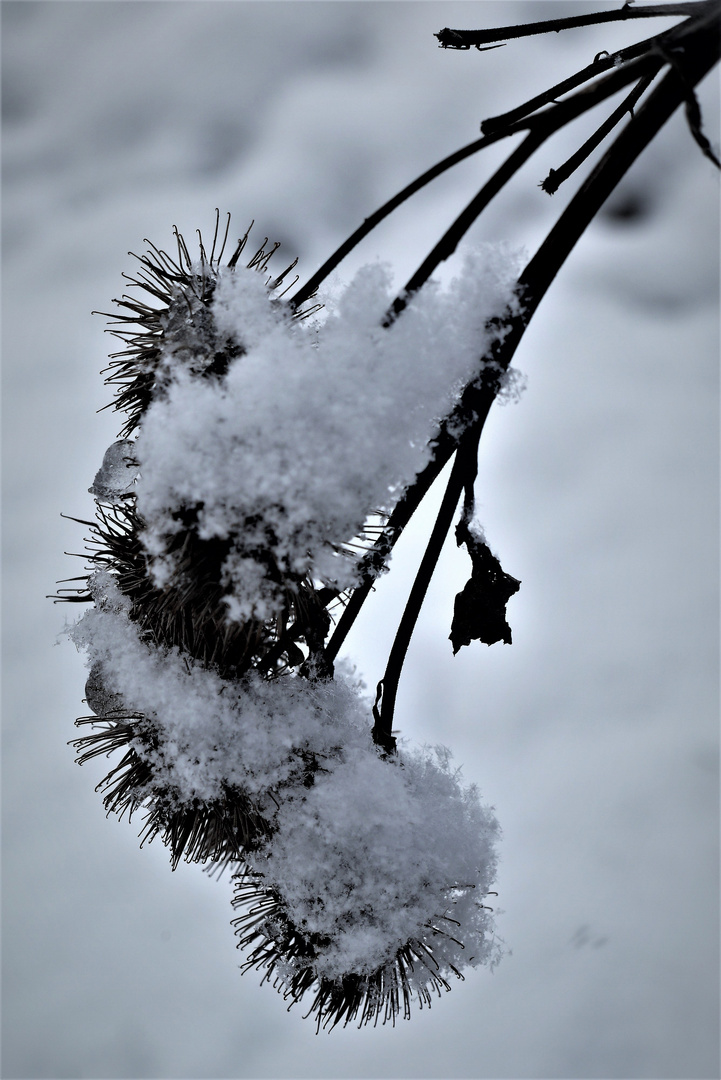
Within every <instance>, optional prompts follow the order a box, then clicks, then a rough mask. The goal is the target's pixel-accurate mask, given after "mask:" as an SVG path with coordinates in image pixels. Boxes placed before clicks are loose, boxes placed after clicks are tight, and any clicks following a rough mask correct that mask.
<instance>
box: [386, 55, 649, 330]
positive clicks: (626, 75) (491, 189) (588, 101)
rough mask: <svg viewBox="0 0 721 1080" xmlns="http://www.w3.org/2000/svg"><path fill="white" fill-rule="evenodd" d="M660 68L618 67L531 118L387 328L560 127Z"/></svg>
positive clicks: (644, 62)
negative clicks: (526, 129) (521, 137)
mask: <svg viewBox="0 0 721 1080" xmlns="http://www.w3.org/2000/svg"><path fill="white" fill-rule="evenodd" d="M660 66H661V62H660V61H659V60H658V59H657V58H656V57H649V56H642V57H640V58H639V59H638V60H635V61H633V62H631V63H629V64H625V65H624V66H623V67H622V68H618V69H617V70H615V71H613V72H612V73H611V74H610V75H607V76H606V77H605V78H603V79H599V80H598V82H596V83H594V84H593V85H592V86H589V87H586V88H585V89H584V90H579V91H578V93H576V94H574V95H573V97H570V98H567V99H566V101H561V102H559V103H558V104H557V105H554V106H553V107H552V108H550V109H548V110H546V111H545V112H542V113H539V114H538V115H537V116H534V117H530V118H529V119H528V121H527V124H528V127H529V134H528V135H527V136H526V138H525V139H524V140H523V142H522V143H521V145H520V146H518V147H517V148H516V149H515V150H514V151H513V153H512V154H510V156H509V157H508V158H507V159H506V160H505V161H504V162H503V164H502V165H501V166H500V168H499V169H497V170H496V172H495V173H494V174H493V176H492V177H491V178H490V180H489V181H488V182H487V183H486V184H484V186H483V187H482V188H481V190H480V191H479V192H478V194H477V195H476V196H475V197H474V198H473V199H472V200H471V202H470V203H469V204H468V206H466V208H465V209H464V210H462V211H461V213H460V214H459V215H458V217H457V218H456V220H455V221H454V222H453V224H452V225H451V226H450V228H449V229H448V230H447V231H446V232H445V233H444V234H443V236H442V237H441V239H440V240H439V241H438V243H437V244H436V245H435V247H434V248H433V250H432V251H431V252H430V253H429V254H428V256H427V257H426V258H425V259H424V260H423V262H422V263H421V265H420V266H419V267H418V269H417V270H416V271H415V273H414V274H413V276H412V277H411V278H410V279H409V280H408V282H407V283H406V287H405V289H404V290H403V292H402V293H401V294H400V296H399V297H397V298H396V300H395V301H394V302H393V305H392V307H391V310H390V312H389V315H388V317H387V320H386V323H385V324H384V325H388V323H389V322H390V321H392V319H393V317H394V316H396V315H398V314H399V313H400V312H401V311H402V310H403V308H404V307H405V306H406V303H407V298H408V296H409V295H410V294H411V293H413V292H416V291H417V290H418V289H420V288H421V286H422V285H424V284H425V283H426V281H428V279H429V278H430V276H431V274H432V273H433V272H434V270H436V269H437V267H438V266H439V265H440V263H442V262H444V261H445V260H446V259H448V258H450V256H451V255H452V254H453V253H454V251H455V250H456V248H457V247H458V245H459V243H460V242H461V240H462V239H463V237H464V236H465V234H466V233H467V232H468V230H469V229H470V227H471V225H472V224H473V223H474V221H475V220H476V218H478V217H479V216H480V214H481V213H482V211H483V210H485V208H486V207H487V206H488V204H489V203H490V202H491V200H492V199H493V198H494V197H495V196H496V195H497V194H498V192H499V191H500V190H501V189H502V188H503V187H504V186H505V185H506V184H507V183H508V181H509V180H510V179H511V177H512V176H513V175H514V174H515V173H516V172H517V171H518V170H519V169H520V167H521V166H522V165H523V164H524V163H525V162H526V161H527V160H528V159H529V158H530V157H531V155H532V154H533V153H535V151H536V150H537V149H538V147H539V146H541V145H542V144H543V143H544V142H545V141H546V140H547V139H549V138H550V137H551V135H553V134H555V132H556V131H558V130H559V129H560V128H562V127H565V126H566V125H567V124H569V123H571V121H573V120H576V119H577V118H578V117H579V116H581V115H582V114H583V113H585V112H588V110H589V109H592V108H594V107H595V106H596V105H598V104H600V102H602V101H605V99H606V98H608V97H610V96H611V95H612V94H615V93H616V92H617V91H618V90H622V89H623V87H624V86H627V85H628V84H629V83H630V82H633V81H634V79H642V78H644V77H645V76H646V75H648V74H649V73H655V72H657V71H658V68H659V67H660Z"/></svg>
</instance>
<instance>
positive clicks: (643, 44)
mask: <svg viewBox="0 0 721 1080" xmlns="http://www.w3.org/2000/svg"><path fill="white" fill-rule="evenodd" d="M675 29H676V27H674V28H673V30H669V31H668V34H669V35H670V34H673V32H674V30H675ZM663 36H666V35H655V36H654V37H650V38H644V39H643V41H639V42H637V43H636V44H635V45H629V46H628V48H625V49H620V50H619V51H618V52H616V53H612V54H606V55H605V56H603V57H596V59H595V60H594V61H593V63H592V64H589V65H588V66H587V67H585V68H581V70H580V71H577V72H576V74H575V75H570V76H569V77H568V78H567V79H563V80H562V82H560V83H556V84H555V86H551V87H549V89H548V90H544V92H543V93H542V94H537V95H536V96H535V97H532V98H529V100H528V101H524V102H523V104H522V105H518V106H516V108H515V109H510V110H509V111H508V112H505V113H499V115H498V116H489V117H488V119H487V120H483V121H482V122H481V131H482V133H483V134H484V135H490V134H491V133H492V132H495V131H500V130H503V129H504V128H506V127H507V126H508V124H514V123H517V122H518V121H519V120H522V119H523V118H524V117H525V116H528V115H529V114H530V113H534V112H536V111H537V110H538V109H541V108H543V106H544V105H553V104H556V99H557V98H559V97H562V96H563V94H567V93H568V92H569V91H570V90H575V89H576V87H577V86H582V85H583V83H585V82H588V81H589V80H590V79H594V78H596V76H597V75H602V74H603V73H604V71H608V70H609V69H610V68H615V67H618V66H619V65H620V64H626V63H628V62H629V61H630V60H635V59H636V58H637V57H639V56H642V55H643V54H644V53H645V52H648V51H649V49H650V48H651V47H652V46H654V45H655V44H656V43H657V42H658V41H659V38H660V37H663Z"/></svg>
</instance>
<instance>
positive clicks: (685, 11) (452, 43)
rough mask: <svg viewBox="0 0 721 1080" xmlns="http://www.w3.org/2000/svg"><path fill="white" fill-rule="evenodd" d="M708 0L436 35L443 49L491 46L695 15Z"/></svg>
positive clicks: (445, 30) (624, 8)
mask: <svg viewBox="0 0 721 1080" xmlns="http://www.w3.org/2000/svg"><path fill="white" fill-rule="evenodd" d="M709 6H710V5H709V0H696V2H691V3H682V4H649V5H648V6H646V7H635V6H633V7H632V6H631V4H628V3H626V4H624V5H623V7H622V8H616V9H614V10H613V11H598V12H594V13H593V14H591V15H569V16H568V17H567V18H565V19H545V20H543V21H542V22H533V23H524V24H523V25H521V26H498V27H496V28H494V29H491V30H451V29H450V28H449V27H447V26H446V27H445V28H444V29H443V30H441V31H440V32H439V33H437V34H434V37H437V38H438V42H439V47H440V48H441V49H470V48H471V47H472V46H478V45H488V44H490V43H491V42H492V41H508V40H510V39H511V38H521V37H530V36H532V35H533V34H548V33H556V34H557V33H558V32H559V31H561V30H571V29H572V28H573V27H577V26H594V25H596V24H598V23H606V22H624V21H625V20H626V19H648V18H655V17H658V16H661V17H665V18H669V17H671V18H673V17H674V16H676V15H694V14H698V12H699V11H700V10H701V9H703V8H708V7H709Z"/></svg>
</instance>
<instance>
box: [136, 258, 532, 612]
mask: <svg viewBox="0 0 721 1080" xmlns="http://www.w3.org/2000/svg"><path fill="white" fill-rule="evenodd" d="M515 271H516V266H515V261H514V259H513V258H512V256H511V254H510V253H509V251H508V250H507V249H506V248H505V247H501V246H498V245H496V246H493V247H492V246H487V247H485V248H482V249H479V250H477V251H471V252H469V253H468V254H467V256H466V259H465V263H464V267H463V273H462V274H461V276H460V277H458V278H456V279H454V280H453V281H452V282H451V284H450V285H449V286H448V288H447V289H441V287H440V286H439V285H438V284H437V283H435V282H429V283H428V284H427V285H425V286H424V287H423V289H421V290H420V291H419V292H418V293H417V294H415V295H414V296H412V297H411V298H410V300H409V303H408V305H407V307H406V308H405V310H404V311H403V312H402V313H401V314H400V316H399V317H398V319H397V320H396V322H395V323H394V324H393V325H392V326H391V327H390V328H388V329H384V328H383V327H382V325H381V322H382V318H383V314H384V312H385V311H386V310H387V308H388V306H389V304H390V302H391V299H392V295H393V293H392V290H391V282H390V279H389V274H388V272H387V270H385V269H384V268H383V267H380V266H371V267H365V268H364V269H363V270H361V271H360V272H359V273H358V274H357V275H356V277H355V279H354V280H353V281H352V282H351V284H350V285H349V286H348V288H347V289H346V290H345V292H344V293H343V295H342V296H341V298H340V300H339V302H338V304H337V308H336V309H335V310H334V311H332V312H330V313H329V314H328V317H327V318H326V320H325V322H324V323H323V324H322V325H320V326H310V325H308V324H305V323H303V322H299V321H294V320H292V319H291V318H289V316H288V310H287V308H286V307H285V306H284V305H282V304H280V303H279V302H278V301H277V300H273V299H271V298H270V296H269V294H268V292H267V289H266V288H265V285H264V283H263V281H262V278H261V277H260V275H258V274H256V273H255V272H254V271H250V270H245V269H242V268H238V269H237V270H234V271H228V270H224V271H221V272H220V276H219V280H218V283H217V286H216V290H215V294H214V300H213V307H212V311H213V316H214V320H215V333H216V335H217V336H218V337H219V338H220V339H222V340H225V341H228V340H233V341H234V342H235V343H236V345H237V346H239V348H240V352H241V355H236V356H235V359H234V360H232V362H231V363H230V366H229V368H228V371H227V373H226V374H225V376H224V377H223V378H222V379H221V378H217V379H216V378H203V379H200V378H197V377H196V376H194V373H193V370H192V369H191V368H190V367H188V365H180V366H177V367H175V368H173V367H172V366H170V367H169V368H168V370H172V371H173V372H174V374H173V376H172V379H171V380H170V381H169V384H168V385H167V387H166V388H165V390H164V392H163V394H162V395H161V396H159V397H158V398H156V400H155V401H154V402H153V403H152V404H151V406H150V408H149V409H148V411H147V413H146V414H145V417H144V420H143V426H142V430H141V434H140V436H139V438H138V441H137V446H136V453H137V458H138V460H139V461H140V465H141V470H142V477H141V480H140V481H139V483H138V485H137V495H138V509H139V512H140V514H141V516H142V518H143V519H144V521H145V522H146V523H147V529H146V530H145V532H144V534H143V542H144V544H145V546H146V550H147V551H148V553H149V555H150V556H151V560H152V571H153V574H154V578H155V581H156V583H157V584H159V585H163V584H166V583H167V582H168V581H169V580H170V578H171V576H172V573H173V556H171V555H169V554H168V553H167V540H168V537H169V536H172V535H173V534H174V533H177V532H178V531H179V530H180V529H181V528H184V527H187V526H185V525H181V519H182V520H187V514H188V512H190V513H191V514H192V516H193V519H194V520H195V519H196V518H197V525H194V526H193V527H195V528H197V531H198V534H199V536H200V537H201V539H211V538H218V539H220V540H224V541H229V554H228V556H227V558H226V560H225V563H224V567H223V571H224V575H225V576H224V581H225V583H226V585H227V588H228V610H229V614H230V616H231V617H234V618H238V619H247V618H249V617H251V616H255V617H259V618H267V617H269V615H271V614H272V613H273V612H274V611H277V610H278V607H279V605H280V604H281V595H282V594H281V590H280V588H279V587H278V585H277V584H276V583H274V581H273V580H271V579H272V578H273V577H275V578H278V577H280V578H281V579H283V580H291V581H292V580H294V579H295V580H298V578H299V577H302V576H303V575H306V574H310V575H311V576H312V577H313V578H314V579H315V580H316V581H319V582H322V583H325V584H329V585H335V586H336V587H340V588H346V587H348V586H350V585H352V584H353V583H354V582H355V576H354V573H355V568H354V559H353V558H352V557H350V555H349V553H348V551H347V550H346V549H344V547H343V545H344V544H347V543H348V542H349V541H350V540H352V538H353V537H354V536H356V535H357V534H358V533H359V532H360V531H361V529H362V527H363V523H364V521H365V520H366V518H367V516H368V514H369V513H370V512H371V511H373V510H387V509H389V508H390V507H392V506H393V504H394V503H395V501H396V500H397V498H398V497H399V495H400V494H401V493H402V491H403V490H404V489H405V488H406V487H407V486H408V485H409V484H410V483H411V482H412V481H413V479H414V477H415V476H416V475H417V473H418V472H419V471H420V470H421V469H422V468H423V467H424V465H425V464H426V463H427V462H428V460H429V456H430V449H429V445H428V443H429V439H430V438H431V437H432V436H433V434H434V431H435V430H436V428H437V425H438V422H439V420H440V419H441V418H442V417H443V416H444V415H446V414H448V413H449V412H450V411H451V409H452V407H453V404H454V401H455V400H456V398H457V396H458V393H459V392H460V390H461V388H462V387H463V386H464V385H465V384H466V383H467V382H468V381H469V380H470V379H471V378H473V377H474V376H476V375H477V374H478V372H479V370H480V359H479V358H480V357H481V356H482V355H483V353H484V352H485V351H486V349H487V347H488V345H489V343H490V333H491V332H490V331H489V330H488V329H487V322H488V320H489V318H491V317H492V316H494V315H499V314H500V313H502V312H503V311H504V310H506V309H507V308H509V307H510V308H513V306H514V303H515V301H514V298H513V280H514V278H515ZM176 345H177V343H175V345H173V346H172V347H173V349H175V348H176ZM237 351H238V349H236V352H237ZM259 553H261V554H262V557H260V556H259ZM269 555H270V556H271V557H272V559H273V560H274V561H275V564H276V567H277V571H278V573H275V574H270V575H269V574H268V556H269Z"/></svg>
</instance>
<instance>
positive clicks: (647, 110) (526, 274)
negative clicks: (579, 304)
mask: <svg viewBox="0 0 721 1080" xmlns="http://www.w3.org/2000/svg"><path fill="white" fill-rule="evenodd" d="M709 30H710V31H711V33H709V32H708V31H709ZM718 30H719V14H718V12H716V13H715V14H714V17H713V18H709V19H708V20H704V25H702V26H701V27H697V28H696V33H695V34H694V35H693V36H692V37H690V40H689V41H688V42H687V44H686V47H685V51H684V54H683V71H682V72H679V71H677V70H676V68H675V67H674V68H672V69H671V70H670V71H669V72H668V73H667V75H666V76H665V77H664V79H663V80H662V82H661V83H660V84H659V86H658V87H657V88H656V90H655V91H654V92H653V93H652V94H651V95H650V97H649V98H648V99H647V101H646V102H644V104H643V105H642V107H641V108H640V109H639V111H638V113H637V114H636V117H635V120H634V122H633V124H629V125H628V126H627V127H626V128H624V130H623V131H622V132H621V133H620V135H619V136H618V137H617V139H616V140H615V141H614V143H613V144H612V146H611V147H610V148H609V150H608V151H607V152H606V154H605V155H604V157H603V158H602V159H601V161H600V162H599V163H598V164H597V165H596V167H595V168H594V169H593V171H592V172H591V174H590V175H589V176H588V177H587V179H586V180H585V181H584V183H583V184H582V185H581V187H580V189H579V190H578V192H577V193H576V195H575V196H574V197H573V199H572V200H571V202H570V203H569V204H568V206H567V207H566V209H565V210H564V212H563V213H562V214H561V216H560V218H559V219H558V221H557V222H556V224H555V226H554V227H553V228H552V229H551V231H550V233H549V234H548V236H547V237H546V239H545V240H544V242H543V243H542V244H541V246H540V247H539V249H538V251H537V252H536V254H535V255H534V256H533V258H532V259H531V261H530V262H529V263H528V265H527V266H526V268H525V270H524V271H523V272H522V274H521V276H520V278H519V280H518V287H519V292H520V294H521V296H522V300H523V308H522V311H521V313H520V314H519V315H516V316H514V317H513V318H512V319H511V320H510V323H509V324H508V329H507V332H506V333H505V336H504V337H503V339H502V341H498V340H497V341H496V343H495V344H494V347H493V349H492V351H491V359H492V360H493V361H495V364H496V365H497V366H498V368H499V369H500V370H506V369H507V368H508V366H509V365H510V362H511V360H512V358H513V355H514V353H515V351H516V349H517V348H518V345H519V343H520V341H521V339H522V337H523V334H524V333H525V330H526V328H527V326H528V324H529V322H530V320H531V318H532V316H533V314H534V313H535V311H536V309H537V307H538V305H539V303H540V302H541V300H542V298H543V296H544V295H545V293H546V291H547V289H548V288H549V286H550V284H551V282H552V281H553V280H554V278H555V276H556V274H557V273H558V271H559V269H560V268H561V266H562V265H563V263H564V262H565V260H566V258H567V257H568V255H569V254H570V252H571V251H572V250H573V248H574V246H575V245H576V243H577V241H578V240H579V239H580V237H581V236H582V235H583V233H584V232H585V230H586V228H587V227H588V225H589V224H590V222H591V221H592V220H593V218H594V217H595V215H596V214H597V212H598V210H599V209H600V207H601V206H602V205H603V203H604V202H605V201H606V199H607V198H608V196H609V195H610V194H611V192H612V191H613V189H614V188H615V187H616V185H617V184H618V182H619V180H621V178H622V177H623V176H624V175H625V174H626V172H627V171H628V169H629V168H630V166H631V165H632V164H633V162H634V161H635V160H636V158H637V157H638V156H639V155H640V154H641V153H642V151H643V150H644V149H645V147H646V146H647V145H648V143H649V142H650V141H651V140H652V139H653V138H654V136H655V135H656V134H657V133H658V131H659V130H660V128H661V127H663V125H664V124H665V123H666V121H667V120H668V119H669V118H670V117H671V115H672V114H673V113H674V112H675V111H676V109H677V108H678V107H679V106H680V105H682V104H684V103H685V102H686V100H687V97H688V89H689V87H691V88H693V87H694V86H695V85H697V83H698V82H700V81H701V79H702V78H703V77H704V76H705V75H706V74H707V73H708V71H709V70H710V69H711V68H712V67H713V66H714V64H716V63H717V62H718V59H719V46H720V44H721V37H720V35H719V32H718ZM495 396H496V390H495V388H494V387H492V386H489V385H488V384H487V383H484V382H483V381H482V380H481V379H479V380H477V381H476V382H474V383H471V384H470V385H469V386H468V387H466V390H465V391H464V392H463V394H462V396H461V399H460V401H459V403H458V406H457V407H456V409H455V410H454V412H453V414H452V416H451V417H449V418H448V420H447V421H446V422H445V423H444V424H443V425H442V426H441V430H440V432H439V435H438V436H437V438H436V440H435V444H434V451H433V459H432V461H431V462H430V463H429V465H428V466H426V468H425V469H424V470H423V472H422V473H421V474H419V476H418V477H417V478H416V481H415V482H414V484H412V485H411V487H410V488H409V489H408V490H407V492H406V493H405V496H404V499H403V500H402V502H403V504H404V507H406V506H407V507H416V506H417V505H419V503H420V501H421V499H422V498H423V496H424V495H425V493H426V492H427V490H428V488H429V487H430V483H431V482H432V480H431V477H432V478H433V479H435V477H436V476H437V475H438V474H439V473H440V471H441V470H442V469H443V467H444V466H445V464H446V463H447V462H448V461H449V460H450V458H451V456H452V455H453V453H454V452H455V450H456V449H457V448H458V447H459V443H460V439H459V437H458V436H457V435H456V434H454V432H457V431H458V430H459V428H462V426H463V421H464V418H474V420H475V423H474V438H476V440H478V439H480V435H481V432H482V429H483V424H484V423H485V419H486V417H487V415H488V412H489V410H490V406H491V404H492V403H493V400H494V399H495ZM460 438H461V439H462V438H463V436H461V437H460ZM459 468H460V466H459ZM458 482H459V477H457V476H456V477H455V479H454V484H456V485H457V484H458ZM449 485H450V481H449ZM461 489H462V485H461V487H459V488H458V491H459V497H460V491H461ZM452 497H453V491H452V490H451V489H450V486H449V489H448V490H447V492H446V506H445V509H446V510H447V501H449V500H450V499H451V498H452ZM457 501H458V499H457V498H456V503H457ZM399 505H400V504H399ZM401 516H402V517H403V518H405V519H406V520H408V518H409V516H410V515H407V511H406V510H405V509H404V511H403V513H402V515H401ZM391 524H392V525H393V527H394V529H398V526H397V523H394V522H393V521H392V519H391V521H390V522H389V526H390V525H391ZM437 527H438V528H440V526H439V525H438V523H437ZM449 527H450V526H449ZM397 535H400V529H398V532H397ZM384 539H385V543H386V544H387V543H388V537H385V538H384V537H382V538H381V540H384ZM434 544H435V545H436V546H437V544H438V537H436V538H435V541H434ZM439 550H440V549H439ZM373 554H374V553H373V550H371V552H369V554H368V556H366V565H367V566H370V565H371V564H372V559H373ZM426 554H427V557H428V562H427V564H426V566H427V565H430V560H431V559H432V549H431V544H430V542H429V551H427V553H426ZM436 558H437V556H436ZM433 565H435V562H433ZM422 570H423V567H422ZM423 572H425V571H423ZM421 573H422V571H420V570H419V577H420V576H421ZM372 584H373V579H372V578H370V579H367V580H366V581H364V582H363V585H362V586H360V587H359V588H358V589H357V590H356V591H355V593H354V594H353V596H352V597H351V600H350V601H349V604H348V606H347V608H346V611H345V612H344V615H343V617H342V618H341V620H340V621H339V624H338V627H337V628H336V631H335V633H334V635H333V637H332V638H331V641H330V642H329V645H328V649H327V651H329V652H331V654H332V655H333V656H335V655H336V653H337V651H338V648H339V647H340V644H341V643H342V640H343V639H344V638H345V636H346V634H347V633H348V631H349V630H350V626H351V625H352V623H353V621H354V619H355V617H356V615H357V613H358V611H359V610H360V607H361V606H362V604H363V602H364V600H365V599H366V597H367V595H368V593H369V592H370V590H371V588H372ZM415 588H416V586H415V585H414V589H415ZM426 588H427V582H426V584H425V586H423V584H422V581H421V583H420V584H419V585H418V591H417V593H416V597H415V600H414V603H415V601H417V598H418V596H419V595H420V592H421V589H422V592H423V595H425V589H426ZM411 595H413V593H412V594H411ZM356 596H358V600H357V601H356ZM421 599H422V597H421ZM351 605H353V607H352V609H351ZM409 605H411V598H410V597H409ZM412 612H413V605H411V607H410V608H408V616H407V617H406V614H405V613H404V619H406V626H405V628H404V632H403V635H401V628H400V627H399V635H400V636H399V635H397V639H398V646H397V648H396V655H395V657H394V658H393V665H392V666H391V661H390V660H389V667H390V678H389V684H388V686H387V688H384V701H383V709H382V716H383V729H382V731H381V732H380V734H381V735H382V736H383V737H384V738H385V737H386V736H388V735H390V732H391V727H392V719H393V717H392V710H393V706H394V702H395V689H394V685H393V681H394V679H395V674H396V671H397V673H398V674H400V667H399V658H400V664H401V665H402V658H403V657H404V656H405V648H407V644H408V642H407V641H406V643H405V646H403V644H402V643H403V641H404V640H405V638H406V636H407V629H408V626H409V625H410V626H411V631H412V625H411V620H412V623H413V625H415V617H416V616H417V613H416V616H413V614H412ZM408 640H410V638H409V637H408ZM402 649H403V651H402V653H401V650H402Z"/></svg>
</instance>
